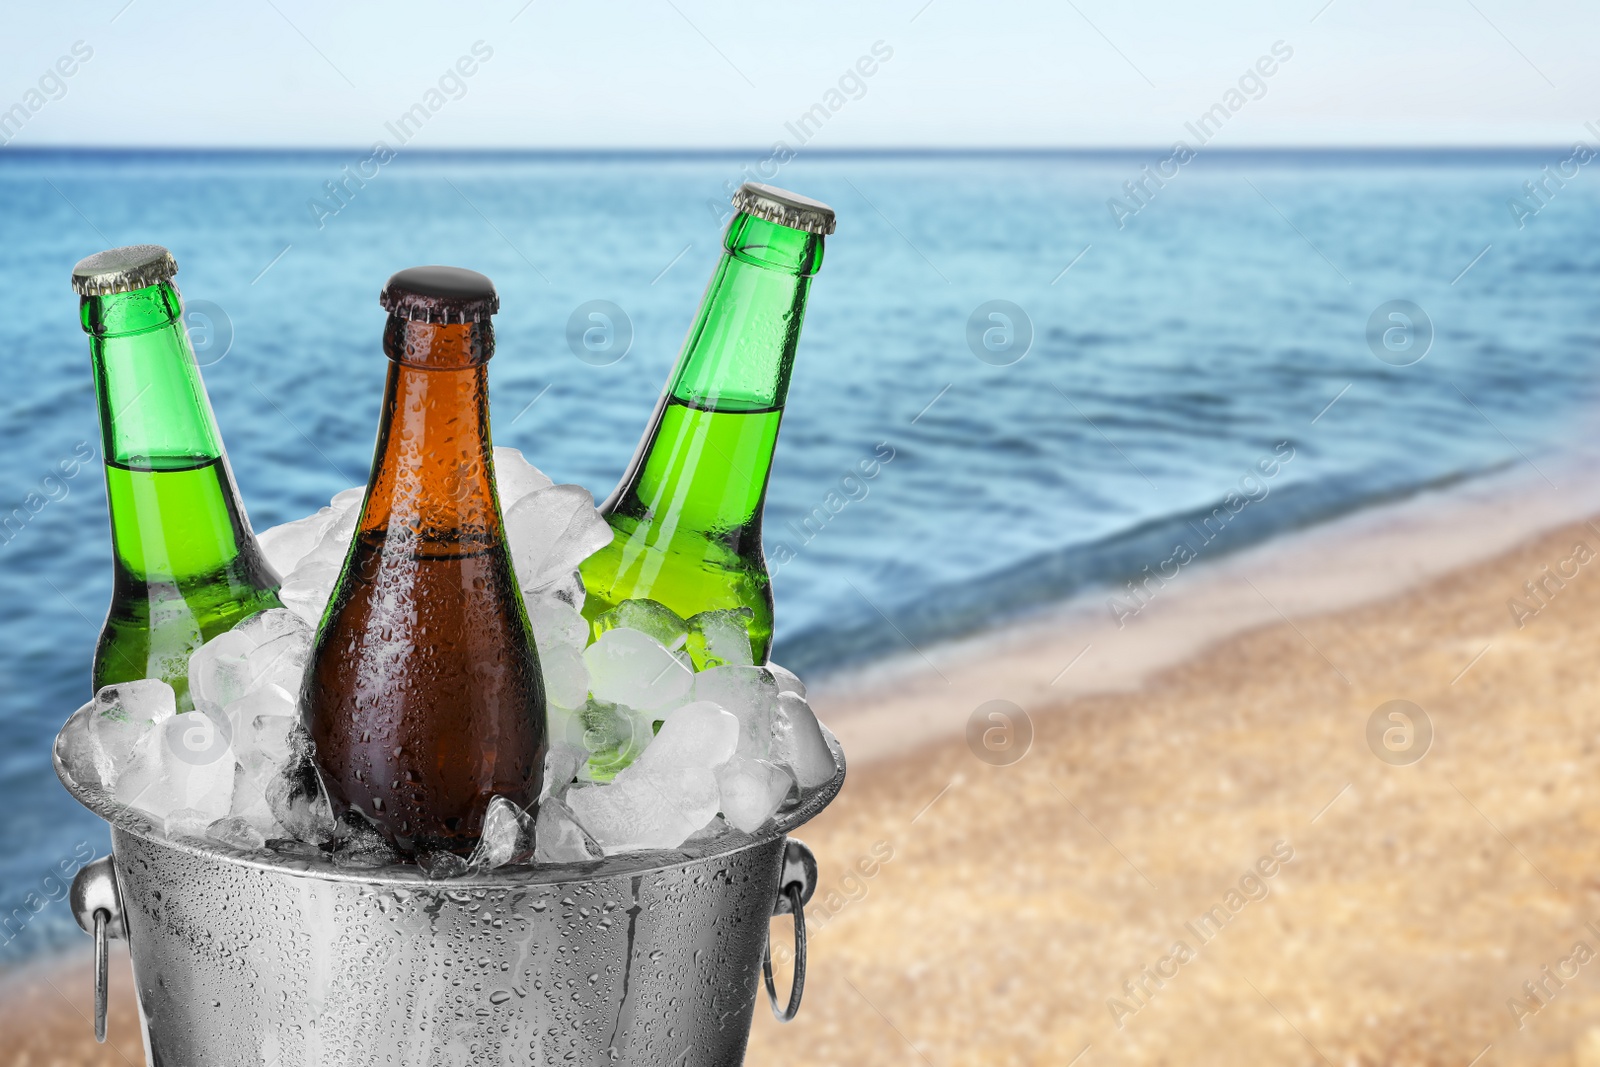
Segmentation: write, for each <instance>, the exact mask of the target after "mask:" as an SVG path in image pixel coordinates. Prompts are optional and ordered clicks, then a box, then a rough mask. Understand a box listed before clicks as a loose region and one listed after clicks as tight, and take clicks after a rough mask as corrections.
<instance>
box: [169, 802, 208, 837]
mask: <svg viewBox="0 0 1600 1067" xmlns="http://www.w3.org/2000/svg"><path fill="white" fill-rule="evenodd" d="M216 821H217V819H216V816H215V815H213V814H212V813H211V812H209V811H202V810H201V809H199V808H179V809H178V810H177V811H174V812H169V813H168V814H167V817H166V819H164V820H163V825H162V830H163V831H164V832H165V833H166V835H167V836H168V837H199V838H204V837H205V836H206V832H207V831H208V830H209V829H210V828H211V824H212V823H214V822H216Z"/></svg>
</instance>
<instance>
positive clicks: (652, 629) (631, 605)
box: [594, 600, 689, 651]
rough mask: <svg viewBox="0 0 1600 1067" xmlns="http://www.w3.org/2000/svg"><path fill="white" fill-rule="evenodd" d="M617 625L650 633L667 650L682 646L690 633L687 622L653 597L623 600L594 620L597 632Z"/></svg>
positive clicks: (613, 628)
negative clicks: (650, 598) (651, 598)
mask: <svg viewBox="0 0 1600 1067" xmlns="http://www.w3.org/2000/svg"><path fill="white" fill-rule="evenodd" d="M618 627H625V628H626V629H629V630H638V631H639V632H640V633H645V634H649V635H650V636H651V637H653V638H654V639H655V640H656V643H657V644H659V645H661V646H662V647H663V648H665V649H668V650H669V651H676V650H677V649H680V648H682V647H683V642H684V640H685V639H686V638H687V637H688V636H689V624H688V623H686V622H684V621H683V619H682V618H681V617H680V616H679V615H678V613H677V612H675V611H673V610H672V609H671V608H669V607H667V606H665V605H663V604H658V603H656V602H655V601H654V600H624V601H623V602H622V603H620V604H618V605H617V606H616V607H614V608H612V609H611V610H610V611H608V612H606V613H605V614H604V615H601V616H600V617H599V618H598V619H596V620H595V621H594V628H595V632H596V633H605V632H606V631H607V630H615V629H617V628H618Z"/></svg>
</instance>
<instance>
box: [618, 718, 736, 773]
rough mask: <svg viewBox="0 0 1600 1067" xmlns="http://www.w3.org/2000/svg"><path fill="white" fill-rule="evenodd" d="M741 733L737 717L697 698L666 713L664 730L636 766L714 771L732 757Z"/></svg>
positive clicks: (647, 770) (648, 770)
mask: <svg viewBox="0 0 1600 1067" xmlns="http://www.w3.org/2000/svg"><path fill="white" fill-rule="evenodd" d="M740 733H741V731H740V723H739V720H738V719H737V718H736V717H735V716H733V715H731V714H729V713H728V712H727V711H726V710H725V709H723V708H721V707H718V706H717V705H716V704H713V703H711V702H710V701H708V700H697V701H695V702H694V703H692V704H685V705H684V706H683V707H681V708H676V709H674V710H673V711H671V712H668V713H667V718H666V720H665V721H664V722H663V723H662V724H661V731H660V732H659V733H657V734H656V736H655V740H653V741H651V742H650V745H649V747H647V748H646V749H645V750H644V754H643V755H642V756H640V757H639V758H638V759H636V760H634V763H633V766H634V768H635V770H637V771H638V772H639V773H642V774H654V773H656V772H658V771H667V770H672V769H675V768H679V767H698V768H700V769H702V770H712V769H713V768H716V767H720V766H721V765H722V764H724V763H726V762H728V760H729V759H730V758H731V757H732V756H733V754H734V751H735V749H736V748H737V747H738V744H739V740H740Z"/></svg>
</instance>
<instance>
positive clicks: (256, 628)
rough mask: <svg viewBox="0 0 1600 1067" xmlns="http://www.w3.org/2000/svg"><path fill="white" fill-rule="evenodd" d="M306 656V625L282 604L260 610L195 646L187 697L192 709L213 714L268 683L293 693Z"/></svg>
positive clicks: (308, 649)
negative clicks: (191, 703)
mask: <svg viewBox="0 0 1600 1067" xmlns="http://www.w3.org/2000/svg"><path fill="white" fill-rule="evenodd" d="M310 654H311V628H310V627H309V626H308V625H307V624H306V623H305V621H304V620H302V619H301V618H300V617H299V616H297V615H296V614H295V613H294V612H292V611H290V610H288V609H286V608H273V609H271V610H269V611H263V612H259V613H258V614H256V615H252V616H251V617H250V618H248V619H246V620H245V621H244V622H242V623H240V624H239V625H238V626H235V627H234V628H233V629H232V630H229V631H228V632H226V633H223V634H219V635H217V636H216V637H214V638H212V639H211V640H210V641H207V642H206V643H205V644H203V645H201V646H200V647H199V648H197V649H195V652H194V655H192V656H190V657H189V695H190V697H191V698H192V699H193V700H194V706H195V707H196V708H197V709H199V710H201V711H204V712H206V713H207V714H209V715H211V716H213V717H217V716H219V715H220V714H221V712H222V709H223V708H225V707H227V706H228V705H229V704H231V703H233V702H234V701H235V700H238V699H239V698H240V697H242V696H244V695H245V694H247V693H249V692H251V691H253V690H255V689H258V688H260V687H262V686H264V685H267V684H269V683H272V684H276V685H279V686H282V687H283V688H284V689H285V690H287V691H289V692H291V693H298V692H299V691H300V679H301V676H302V675H303V674H304V673H305V665H306V660H307V659H308V658H309V656H310Z"/></svg>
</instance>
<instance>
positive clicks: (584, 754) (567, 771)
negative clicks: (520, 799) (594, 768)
mask: <svg viewBox="0 0 1600 1067" xmlns="http://www.w3.org/2000/svg"><path fill="white" fill-rule="evenodd" d="M588 762H589V750H588V749H586V748H579V747H578V746H577V745H572V744H568V743H567V742H565V741H556V740H552V741H551V743H550V747H549V748H548V749H547V750H546V751H545V754H544V789H543V791H542V792H541V793H540V794H539V799H540V801H544V800H546V799H548V798H550V797H556V798H557V799H560V797H561V796H562V795H563V794H565V793H566V791H567V786H569V785H571V784H572V780H573V779H574V778H576V777H577V776H578V768H580V767H582V766H583V765H584V764H585V763H588Z"/></svg>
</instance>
